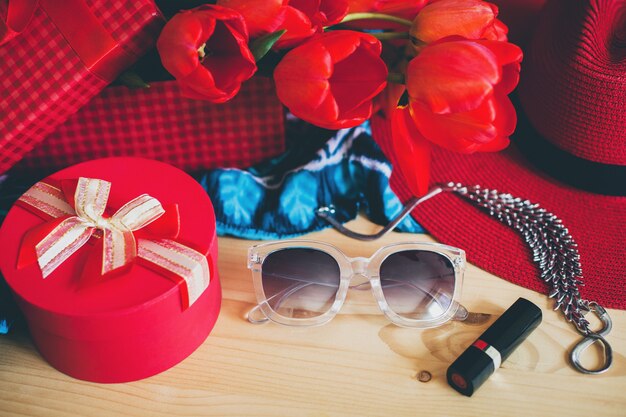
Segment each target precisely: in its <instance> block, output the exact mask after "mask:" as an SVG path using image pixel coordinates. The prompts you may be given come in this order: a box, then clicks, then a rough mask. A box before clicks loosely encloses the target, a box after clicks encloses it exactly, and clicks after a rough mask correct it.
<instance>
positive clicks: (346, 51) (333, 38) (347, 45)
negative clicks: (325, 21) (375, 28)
mask: <svg viewBox="0 0 626 417" xmlns="http://www.w3.org/2000/svg"><path fill="white" fill-rule="evenodd" d="M316 39H317V40H318V41H320V42H323V43H324V46H325V47H326V49H327V50H328V53H329V54H330V56H331V57H332V60H333V62H340V61H343V60H344V59H346V58H347V57H348V56H350V54H352V53H353V52H354V51H355V50H356V49H357V48H359V47H362V48H368V49H369V50H371V51H372V53H373V54H374V55H376V56H379V55H380V53H381V51H382V45H381V43H380V41H379V40H378V39H376V38H375V37H373V36H372V35H368V34H367V33H362V32H355V31H352V30H334V31H332V32H326V33H324V34H323V35H320V36H319V37H317V38H316Z"/></svg>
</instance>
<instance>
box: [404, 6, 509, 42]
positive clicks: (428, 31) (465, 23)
mask: <svg viewBox="0 0 626 417" xmlns="http://www.w3.org/2000/svg"><path fill="white" fill-rule="evenodd" d="M497 14H498V8H497V7H496V6H495V5H493V4H490V3H487V2H485V1H482V0H440V1H435V2H432V3H430V4H428V5H427V6H426V7H424V8H423V9H422V10H421V11H420V12H419V13H418V15H417V16H416V17H415V20H413V25H412V27H411V31H410V33H411V36H413V37H415V38H417V39H419V40H420V41H422V42H425V43H431V42H435V41H437V40H439V39H443V38H445V37H448V36H454V35H458V36H462V37H464V38H467V39H480V38H482V37H483V35H484V33H485V30H486V29H488V28H493V24H494V21H495V19H496V16H497Z"/></svg>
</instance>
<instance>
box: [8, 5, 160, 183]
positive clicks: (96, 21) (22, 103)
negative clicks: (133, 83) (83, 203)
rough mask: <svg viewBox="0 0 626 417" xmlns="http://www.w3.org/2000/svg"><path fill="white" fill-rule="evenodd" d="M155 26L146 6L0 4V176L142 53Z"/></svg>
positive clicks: (156, 17) (154, 12)
mask: <svg viewBox="0 0 626 417" xmlns="http://www.w3.org/2000/svg"><path fill="white" fill-rule="evenodd" d="M25 23H27V24H25ZM162 25H163V18H162V16H161V14H160V12H159V11H158V9H157V8H156V6H155V5H154V2H153V1H151V0H135V1H132V2H129V1H123V0H114V1H112V0H63V1H60V0H10V2H7V0H0V173H2V172H4V171H6V170H7V169H9V168H10V167H11V166H13V165H14V164H15V163H16V162H17V161H19V160H20V159H21V158H22V157H23V156H24V154H26V153H27V152H28V151H30V150H31V149H32V148H33V147H34V146H35V145H36V144H37V143H38V142H39V141H40V140H42V139H43V138H44V137H45V136H46V135H47V134H49V133H50V132H52V131H53V130H54V129H55V127H56V126H57V125H59V124H60V123H63V122H64V121H65V120H67V118H68V117H69V116H70V115H72V114H73V113H75V112H76V111H77V110H78V109H79V108H80V107H82V106H83V105H85V104H86V103H87V102H89V100H90V99H91V98H92V97H94V96H95V95H97V94H98V93H99V92H100V91H101V90H102V89H103V88H104V87H105V86H106V85H107V84H109V83H110V82H111V81H112V80H113V79H115V77H116V76H117V75H118V74H119V73H120V72H121V71H122V70H123V69H124V68H126V67H128V66H129V65H130V64H132V63H133V62H134V60H135V59H136V57H138V56H139V55H141V54H143V53H144V52H145V51H146V50H148V49H149V48H150V47H151V46H152V45H153V44H154V41H155V39H156V37H157V36H158V33H159V31H160V28H161V27H162Z"/></svg>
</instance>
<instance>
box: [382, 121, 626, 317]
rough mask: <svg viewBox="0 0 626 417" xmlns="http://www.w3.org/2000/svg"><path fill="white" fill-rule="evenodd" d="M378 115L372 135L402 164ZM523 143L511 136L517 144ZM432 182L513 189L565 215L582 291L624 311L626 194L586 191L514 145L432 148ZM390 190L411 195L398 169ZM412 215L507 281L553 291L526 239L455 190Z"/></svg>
mask: <svg viewBox="0 0 626 417" xmlns="http://www.w3.org/2000/svg"><path fill="white" fill-rule="evenodd" d="M383 124H384V121H383V120H375V119H374V120H372V133H373V136H374V138H375V139H376V141H377V142H378V143H379V145H380V146H381V148H382V150H383V152H384V153H385V154H386V155H387V157H388V158H389V159H390V162H391V163H392V165H395V164H396V160H395V158H394V155H393V152H392V149H391V140H390V138H389V137H388V129H386V128H385V127H384V126H383ZM518 140H523V138H522V137H517V136H513V138H512V143H513V144H514V143H515V141H518ZM433 148H434V149H433V152H432V163H431V165H432V171H431V184H437V183H447V182H450V181H452V182H460V183H462V184H464V185H467V186H472V185H480V186H481V187H483V188H489V189H496V190H498V191H500V192H506V193H510V194H511V195H513V196H515V197H520V198H522V199H528V200H530V201H531V202H533V203H538V204H540V205H541V206H542V207H543V208H545V209H546V210H548V211H550V212H552V213H553V214H555V215H556V216H557V217H559V218H561V220H562V221H563V224H564V225H565V227H567V228H568V229H569V231H570V234H571V235H572V237H573V238H574V240H575V241H576V242H577V243H578V249H579V252H580V258H581V264H582V269H583V279H582V281H583V282H584V286H583V287H581V288H580V293H581V296H582V297H583V298H584V299H587V300H590V301H597V302H598V303H600V304H601V305H603V306H604V307H607V308H618V309H626V285H625V282H624V279H625V278H626V230H625V229H626V227H625V226H626V197H614V196H606V195H601V194H595V193H591V192H586V191H582V190H579V189H577V188H574V187H572V186H569V185H567V184H564V183H561V182H558V181H557V180H555V179H553V178H551V177H549V176H548V175H546V174H544V173H541V172H540V171H539V170H538V168H535V167H533V165H532V164H531V163H530V162H529V161H528V160H527V159H526V158H525V157H524V156H523V155H522V154H521V152H520V151H519V150H518V149H516V148H515V145H512V146H511V147H509V148H508V149H507V150H505V151H502V152H498V153H476V154H472V155H463V154H458V153H453V152H450V151H446V150H444V149H441V148H438V147H433ZM390 183H391V187H392V189H393V190H394V191H395V193H396V194H397V195H398V197H399V198H400V199H401V200H402V201H406V200H408V199H409V198H410V197H412V194H411V192H410V191H409V189H408V187H407V186H406V183H405V182H404V180H403V178H402V176H401V174H399V172H398V171H397V170H395V171H394V173H393V174H392V177H391V181H390ZM412 216H413V217H414V218H415V219H416V220H417V221H418V222H419V223H420V224H421V225H422V226H423V227H424V228H425V229H426V230H427V231H428V232H429V233H430V234H432V235H433V236H434V237H435V238H436V239H438V240H440V241H441V242H444V243H447V244H450V245H454V246H457V247H459V248H462V249H464V250H465V251H466V252H467V259H468V261H469V262H470V263H472V264H474V265H476V266H478V267H480V268H482V269H485V270H486V271H488V272H490V273H492V274H494V275H497V276H499V277H501V278H504V279H506V280H507V281H510V282H513V283H515V284H518V285H521V286H523V287H526V288H530V289H532V290H535V291H539V292H542V293H547V289H548V286H547V284H545V283H544V282H543V281H542V280H541V279H540V274H539V269H538V267H537V266H536V265H535V264H534V263H533V262H532V257H531V252H530V249H529V248H528V247H527V245H526V244H525V243H524V241H523V240H522V238H521V236H519V235H518V234H517V232H515V231H514V230H513V229H511V228H509V227H508V226H506V225H503V224H501V223H500V222H498V221H497V220H496V219H495V218H492V217H490V216H489V214H487V213H485V212H483V211H481V210H479V209H478V208H476V207H474V206H472V205H471V204H469V203H468V202H467V201H465V200H463V199H461V198H459V197H457V196H455V195H453V194H449V193H444V194H442V195H438V196H437V197H435V198H433V199H431V200H428V201H426V202H425V203H423V204H422V205H420V206H419V207H417V208H416V209H415V210H414V211H413V213H412Z"/></svg>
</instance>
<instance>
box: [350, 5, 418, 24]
mask: <svg viewBox="0 0 626 417" xmlns="http://www.w3.org/2000/svg"><path fill="white" fill-rule="evenodd" d="M349 3H350V13H357V12H376V13H385V14H390V15H392V16H397V17H402V18H404V19H409V20H413V18H414V17H415V15H416V14H417V12H419V11H420V10H421V9H422V8H423V7H424V6H425V5H426V3H428V0H350V1H349Z"/></svg>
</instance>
